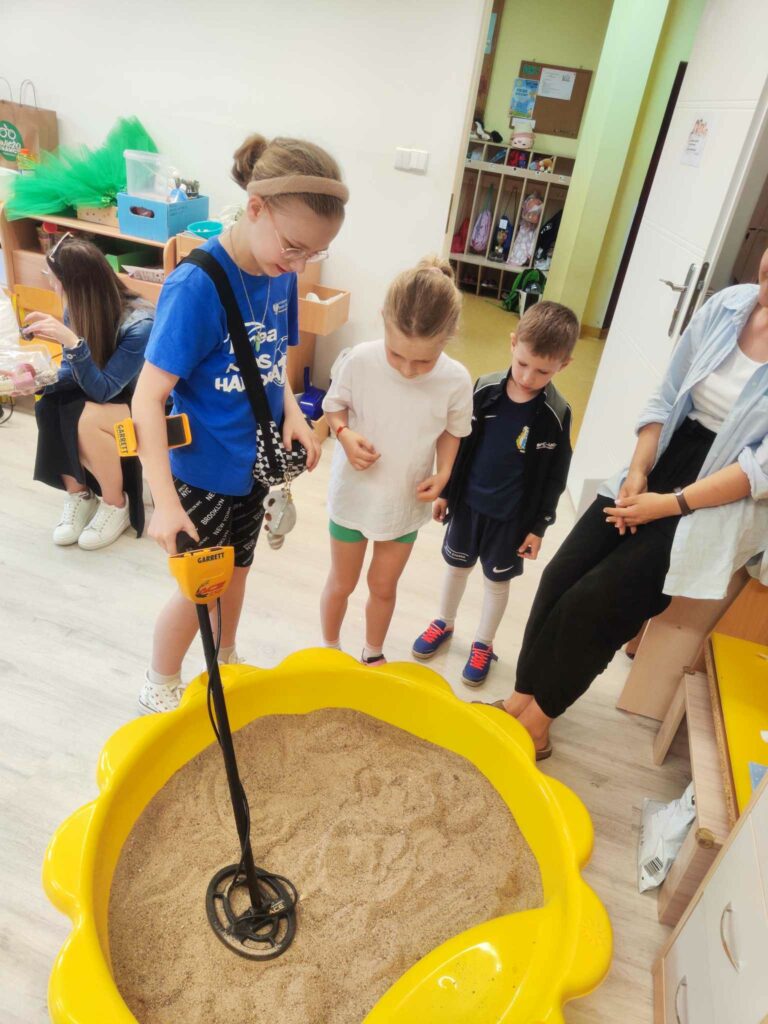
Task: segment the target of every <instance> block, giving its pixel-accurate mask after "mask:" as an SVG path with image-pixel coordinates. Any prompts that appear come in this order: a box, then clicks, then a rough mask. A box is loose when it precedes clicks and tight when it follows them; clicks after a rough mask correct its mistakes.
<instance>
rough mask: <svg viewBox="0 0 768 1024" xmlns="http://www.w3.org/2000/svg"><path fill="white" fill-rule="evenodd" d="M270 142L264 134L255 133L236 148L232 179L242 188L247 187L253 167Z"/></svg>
mask: <svg viewBox="0 0 768 1024" xmlns="http://www.w3.org/2000/svg"><path fill="white" fill-rule="evenodd" d="M268 146H269V142H268V141H267V139H265V138H264V136H263V135H258V134H253V135H249V136H248V138H247V139H246V140H245V142H243V143H242V144H241V145H240V146H238V148H237V149H236V150H235V152H234V154H233V160H234V163H233V164H232V180H233V181H235V182H237V184H238V185H239V186H240V188H247V187H248V182H249V181H250V180H251V178H252V177H253V169H254V167H255V166H256V164H257V163H258V162H259V160H260V159H261V158H262V156H263V155H264V153H265V151H266V149H267V147H268Z"/></svg>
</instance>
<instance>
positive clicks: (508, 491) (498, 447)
mask: <svg viewBox="0 0 768 1024" xmlns="http://www.w3.org/2000/svg"><path fill="white" fill-rule="evenodd" d="M535 411H536V399H535V398H533V399H531V401H530V402H513V401H512V399H511V398H510V397H509V396H508V395H507V393H506V391H505V392H504V393H503V394H502V396H501V398H500V399H499V401H498V402H496V403H495V404H494V405H493V406H492V407H491V408H490V409H489V410H488V411H487V412H486V413H484V414H483V421H484V422H483V436H482V438H481V440H480V444H479V445H478V447H477V450H476V452H475V457H474V459H473V460H472V466H471V468H470V471H469V476H468V478H467V484H466V490H465V493H464V500H465V501H466V503H467V504H468V505H469V507H470V508H473V509H474V510H475V511H476V512H480V513H481V514H482V515H485V516H489V517H490V518H491V519H501V520H504V521H508V520H510V519H514V518H515V516H516V515H517V512H518V508H519V506H520V500H521V498H522V495H523V471H524V467H525V449H526V445H527V443H528V435H529V433H530V430H531V423H532V422H533V416H534V413H535Z"/></svg>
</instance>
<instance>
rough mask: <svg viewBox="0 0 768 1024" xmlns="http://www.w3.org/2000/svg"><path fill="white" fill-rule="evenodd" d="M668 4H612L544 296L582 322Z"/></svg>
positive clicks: (642, 0) (648, 0)
mask: <svg viewBox="0 0 768 1024" xmlns="http://www.w3.org/2000/svg"><path fill="white" fill-rule="evenodd" d="M669 3H670V0H614V4H613V8H612V11H611V17H610V21H609V23H608V30H607V32H606V34H605V40H604V43H603V49H602V53H601V55H600V63H599V65H598V69H597V74H596V76H595V77H594V79H593V84H592V94H591V97H590V101H589V106H588V109H587V115H586V117H585V118H584V121H583V122H582V128H581V136H580V138H579V145H578V149H577V152H576V166H575V169H574V174H573V179H572V183H571V187H570V190H569V194H568V201H567V203H566V206H565V212H564V214H563V220H562V224H561V227H560V233H559V235H558V240H557V246H556V248H555V255H554V259H553V261H552V268H551V270H550V274H549V279H548V282H547V289H546V295H547V298H549V299H554V300H556V301H559V302H564V303H565V304H566V305H569V306H571V307H572V308H573V309H574V311H575V312H576V314H577V315H578V316H579V317H580V318H582V319H583V317H584V311H585V309H586V305H587V299H588V297H589V292H590V289H591V287H592V281H593V278H594V276H595V273H596V270H597V266H598V262H599V260H600V252H601V248H602V243H603V238H604V237H605V235H606V232H607V230H608V227H609V224H610V222H611V212H612V210H613V205H614V202H615V200H616V197H617V194H618V190H619V185H620V182H621V179H622V175H623V172H624V166H625V163H626V158H627V153H628V152H629V149H630V145H631V143H632V139H633V136H634V129H635V124H636V122H637V119H638V116H639V114H640V109H641V106H642V103H643V97H644V94H645V88H646V83H647V82H648V78H649V75H650V73H651V68H652V65H653V62H654V59H655V55H656V49H657V46H658V44H659V40H660V37H661V34H662V30H663V27H664V21H665V18H666V13H667V8H668V6H669Z"/></svg>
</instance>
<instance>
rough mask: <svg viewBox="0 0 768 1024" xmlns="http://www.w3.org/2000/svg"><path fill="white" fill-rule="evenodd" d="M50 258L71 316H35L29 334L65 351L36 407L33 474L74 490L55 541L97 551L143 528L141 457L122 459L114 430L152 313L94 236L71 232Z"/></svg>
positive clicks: (122, 412)
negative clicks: (117, 272) (55, 377)
mask: <svg viewBox="0 0 768 1024" xmlns="http://www.w3.org/2000/svg"><path fill="white" fill-rule="evenodd" d="M47 263H48V268H49V272H50V274H51V275H52V279H53V284H54V288H55V290H56V291H57V292H58V293H59V294H60V295H62V298H63V301H64V308H65V313H64V322H63V323H62V322H61V321H60V320H57V319H56V318H55V317H52V316H47V315H46V314H44V313H30V314H29V316H27V318H26V319H25V321H24V333H25V335H27V336H31V335H34V336H36V337H39V338H47V339H49V340H51V341H56V342H58V343H59V344H60V345H61V346H62V348H63V355H62V360H61V369H60V373H59V380H58V381H57V382H56V384H52V385H51V386H50V387H47V388H45V390H44V391H43V394H42V397H41V398H40V399H39V401H38V402H36V403H35V412H36V415H37V427H38V437H37V458H36V460H35V472H34V478H35V480H40V481H42V483H45V484H48V485H49V486H51V487H57V488H59V489H60V490H65V491H66V492H67V496H66V499H65V502H64V508H63V510H62V513H61V518H60V519H59V522H58V524H57V526H56V528H55V529H54V531H53V541H54V543H55V544H62V545H64V544H75V543H76V544H79V546H80V547H81V548H84V549H85V550H87V551H94V550H95V549H96V548H103V547H106V546H107V545H108V544H112V542H113V541H115V540H117V538H118V537H119V536H120V535H121V534H122V533H124V532H125V530H127V529H128V527H129V525H133V527H134V528H135V529H136V532H137V535H139V536H140V535H141V531H142V529H143V526H144V507H143V504H142V495H141V475H140V469H139V466H138V460H136V459H130V460H128V461H127V463H126V464H125V465H122V464H121V460H120V457H119V455H118V453H117V447H116V445H115V438H114V434H113V427H114V424H115V423H117V422H118V421H119V420H121V419H124V418H125V417H126V416H128V415H130V413H129V409H128V405H129V402H130V400H131V395H132V393H133V386H134V384H135V382H136V378H137V377H138V375H139V371H140V370H141V367H142V365H143V363H144V349H145V348H146V344H147V341H148V340H149V333H150V330H151V329H152V323H153V320H154V309H153V308H152V307H151V306H150V305H149V303H147V302H145V301H144V300H142V299H140V298H139V297H138V296H137V295H135V294H134V293H132V292H130V291H129V290H128V289H127V288H126V287H125V285H124V284H123V283H122V281H120V280H119V278H118V277H117V276H116V275H115V274H114V272H113V271H112V268H111V267H110V265H109V264H108V263H107V261H106V260H105V259H104V256H103V254H102V253H101V251H100V250H99V249H97V248H96V246H95V245H93V244H92V243H91V242H86V241H84V240H82V239H79V238H74V237H73V236H72V235H64V236H63V238H62V239H61V240H60V241H59V242H58V243H57V245H56V246H55V247H54V248H53V249H52V250H51V252H50V253H49V254H48V257H47ZM126 491H127V492H128V493H127V494H126ZM97 494H100V495H101V499H99V498H98V497H97V496H96V495H97ZM129 497H130V501H129Z"/></svg>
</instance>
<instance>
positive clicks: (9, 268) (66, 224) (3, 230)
mask: <svg viewBox="0 0 768 1024" xmlns="http://www.w3.org/2000/svg"><path fill="white" fill-rule="evenodd" d="M43 221H45V222H46V223H48V224H55V225H57V227H62V228H66V229H67V230H71V231H80V232H88V233H90V234H92V235H97V236H100V237H104V238H112V239H115V240H116V241H120V242H131V243H136V244H137V245H140V246H147V247H149V248H151V249H153V250H155V252H156V255H157V262H156V264H155V265H156V266H158V267H162V268H163V271H164V272H165V274H166V275H168V274H170V273H171V271H172V270H173V269H174V267H176V266H177V265H178V264H179V263H180V262H181V261H182V260H183V259H184V258H185V257H186V256H187V255H188V254H189V253H190V252H191V251H192V249H195V248H197V246H198V245H202V243H203V239H202V238H198V237H197V236H195V235H191V234H186V233H184V234H179V235H175V236H174V237H173V238H169V239H168V241H167V242H157V241H152V240H150V239H147V238H138V237H136V236H135V235H124V234H123V233H122V232H121V231H119V230H118V229H117V228H114V227H111V226H110V225H108V224H94V223H91V222H90V221H84V220H76V219H74V218H73V217H59V216H57V215H52V216H45V217H24V218H22V219H20V220H14V221H9V220H8V219H7V218H6V216H5V213H4V212H3V211H2V208H1V207H0V244H1V245H2V248H3V257H4V259H5V269H6V280H7V287H8V291H9V292H11V293H13V291H14V288H15V287H16V286H17V285H26V286H28V287H31V288H39V289H41V290H43V291H52V288H51V280H50V277H48V276H47V274H45V273H44V271H45V270H46V261H45V255H44V253H43V252H42V251H41V249H40V244H39V240H38V237H37V228H38V227H39V226H40V225H41V224H42V223H43ZM321 267H322V264H321V263H308V264H307V265H306V267H305V269H304V272H303V273H302V274H300V275H299V329H300V331H299V344H298V345H295V346H292V347H291V348H290V349H289V352H288V380H289V383H290V385H291V388H292V389H293V390H294V392H299V391H301V390H302V389H303V387H304V384H303V375H304V367H305V366H309V367H310V368H311V367H312V363H313V361H314V350H315V338H316V335H321V336H324V335H326V334H330V333H331V332H332V331H334V330H336V329H337V328H338V327H340V326H341V325H342V324H344V323H346V321H347V320H348V319H349V301H350V295H349V292H347V291H344V290H342V289H335V288H328V287H322V286H320V272H321ZM117 276H118V277H119V278H120V280H121V281H123V283H124V284H125V285H126V286H127V287H128V288H130V289H131V290H132V291H134V292H136V293H137V294H138V295H141V296H142V297H143V298H145V299H147V300H148V301H149V302H151V303H153V304H156V303H157V300H158V298H159V297H160V289H161V288H162V284H154V283H152V282H149V281H137V280H136V278H132V277H130V276H129V275H128V274H124V273H118V274H117ZM308 291H314V292H316V293H318V294H319V295H320V298H322V299H328V298H333V297H334V296H337V295H338V296H339V298H338V299H336V300H335V301H333V302H330V303H327V304H326V303H323V302H310V301H308V300H307V299H306V298H304V296H305V295H306V293H307V292H308Z"/></svg>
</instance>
